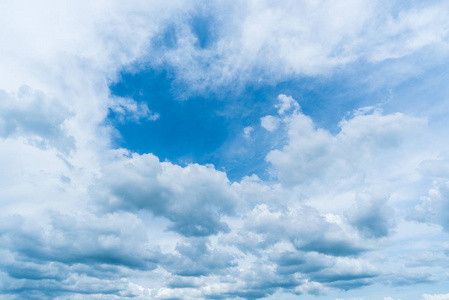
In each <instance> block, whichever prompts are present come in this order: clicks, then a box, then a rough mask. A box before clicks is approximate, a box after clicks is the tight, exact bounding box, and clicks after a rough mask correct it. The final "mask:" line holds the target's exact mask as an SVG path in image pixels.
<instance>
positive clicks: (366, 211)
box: [346, 194, 395, 238]
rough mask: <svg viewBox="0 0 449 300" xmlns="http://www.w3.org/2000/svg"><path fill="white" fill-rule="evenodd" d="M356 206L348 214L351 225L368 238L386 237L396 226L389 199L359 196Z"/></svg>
mask: <svg viewBox="0 0 449 300" xmlns="http://www.w3.org/2000/svg"><path fill="white" fill-rule="evenodd" d="M355 201H356V203H355V205H354V206H353V207H352V208H351V209H349V210H348V211H347V212H346V217H347V218H348V220H349V223H350V224H351V225H353V226H355V227H356V228H357V229H358V230H359V231H360V232H361V233H362V234H364V235H365V236H367V237H375V238H379V237H385V236H387V235H388V233H389V232H390V230H391V228H393V226H394V225H395V221H394V211H393V209H392V208H391V207H389V206H388V205H387V201H388V198H387V197H385V196H384V197H382V196H373V195H369V194H359V195H358V196H357V197H356V200H355Z"/></svg>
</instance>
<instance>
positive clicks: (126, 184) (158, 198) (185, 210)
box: [92, 154, 239, 236]
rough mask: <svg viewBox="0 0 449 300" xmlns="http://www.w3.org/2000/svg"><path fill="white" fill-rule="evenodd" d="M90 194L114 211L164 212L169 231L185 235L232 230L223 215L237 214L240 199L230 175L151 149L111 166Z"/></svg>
mask: <svg viewBox="0 0 449 300" xmlns="http://www.w3.org/2000/svg"><path fill="white" fill-rule="evenodd" d="M92 194H93V196H94V197H95V198H96V199H98V201H99V205H100V206H101V207H104V208H106V209H108V210H110V211H112V210H128V211H138V210H147V211H150V212H152V213H153V214H154V215H155V216H162V217H165V218H167V219H169V220H170V221H171V222H172V225H170V227H169V228H170V229H171V230H174V231H176V232H179V233H181V234H183V235H186V236H207V235H211V234H216V233H218V232H220V231H221V232H226V231H228V230H229V228H228V226H227V225H226V223H225V222H223V221H221V216H223V215H233V214H235V208H236V206H237V204H238V202H239V197H238V195H237V194H236V193H235V192H234V191H233V190H232V189H231V184H230V182H229V180H228V179H227V177H226V174H225V173H223V172H220V171H217V170H215V169H214V168H213V166H200V165H197V164H191V165H188V166H186V167H184V168H182V167H180V166H178V165H173V164H171V163H169V162H159V159H158V158H157V157H155V156H154V155H151V154H146V155H137V154H133V155H132V157H130V158H127V157H124V158H123V159H121V160H119V161H117V162H114V163H113V164H111V165H109V166H107V167H106V169H105V170H104V173H103V176H102V177H101V178H100V179H99V181H98V183H97V184H96V185H95V186H94V187H93V188H92Z"/></svg>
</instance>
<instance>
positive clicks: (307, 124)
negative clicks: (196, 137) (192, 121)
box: [0, 0, 449, 299]
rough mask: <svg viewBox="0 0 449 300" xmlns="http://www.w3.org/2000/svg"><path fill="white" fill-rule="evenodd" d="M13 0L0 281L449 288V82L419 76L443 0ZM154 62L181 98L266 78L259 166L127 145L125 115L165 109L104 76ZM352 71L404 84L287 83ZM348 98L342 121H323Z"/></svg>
mask: <svg viewBox="0 0 449 300" xmlns="http://www.w3.org/2000/svg"><path fill="white" fill-rule="evenodd" d="M3 2H4V3H2V9H1V10H0V42H1V44H2V47H0V70H2V71H1V72H0V165H1V168H0V170H1V171H0V189H1V190H0V191H1V192H0V207H1V209H0V298H2V299H3V298H5V299H48V298H54V299H85V298H93V299H95V298H99V299H101V298H105V299H121V298H136V299H234V298H235V299H239V298H240V299H242V298H243V299H258V298H264V297H265V298H271V299H275V298H277V297H279V298H281V297H283V295H284V296H285V295H286V297H288V298H289V299H294V298H296V297H298V298H300V297H303V296H304V295H306V297H309V296H307V295H314V297H315V296H316V297H324V298H338V297H341V296H342V295H343V296H344V297H345V298H352V297H353V296H354V295H356V296H357V295H360V293H364V292H365V291H366V294H369V293H372V292H373V288H372V286H373V285H374V287H376V288H377V286H381V287H382V289H385V290H386V291H385V292H384V294H382V295H381V296H380V295H379V297H380V298H381V297H384V296H385V294H387V295H391V297H393V298H395V299H396V298H401V297H402V298H407V299H418V298H416V297H420V296H417V295H422V296H421V297H422V299H448V296H447V294H445V293H446V291H447V290H444V289H443V288H444V287H445V286H447V280H448V274H447V272H446V269H447V266H448V265H449V250H448V249H449V246H448V245H447V244H445V243H444V241H446V240H447V232H448V230H449V223H448V219H447V215H448V213H449V160H448V155H447V153H448V151H449V143H448V142H447V139H446V133H447V130H446V128H448V126H449V124H448V122H447V119H446V118H442V117H441V115H440V114H443V115H445V113H447V112H449V108H448V106H447V105H446V103H447V99H448V98H447V95H448V94H447V88H446V86H444V87H443V86H438V87H436V88H435V89H432V90H438V89H439V90H441V93H439V94H438V97H437V98H438V99H436V100H435V99H433V98H432V99H430V98H431V97H432V95H433V94H432V95H429V96H428V98H425V99H421V98H420V99H415V98H413V97H415V96H414V95H413V93H414V92H415V91H417V90H419V89H421V87H418V88H416V89H413V87H412V86H415V83H416V81H418V79H417V78H421V77H417V76H418V75H419V74H430V75H429V76H431V75H432V76H433V75H434V74H436V73H437V71H438V70H439V69H438V68H439V66H441V65H445V64H447V58H448V55H447V50H448V30H449V19H448V18H447V15H448V12H449V6H448V4H447V3H446V2H444V1H431V2H429V3H421V4H419V3H415V2H411V3H408V4H406V5H404V4H403V3H399V2H395V1H393V2H391V1H382V0H380V1H364V0H351V1H319V2H316V1H307V0H305V1H297V2H288V1H242V2H238V3H237V2H226V1H212V2H208V3H202V2H200V1H182V0H179V1H170V2H160V1H138V0H136V1H130V2H127V3H126V4H125V3H124V2H120V1H96V2H92V1H77V2H76V3H75V2H69V1H51V0H48V1H43V2H39V3H37V2H35V1H26V0H23V1H3ZM148 70H151V71H154V72H162V73H163V72H165V73H167V74H168V75H167V76H168V78H169V79H170V82H171V86H170V93H172V94H173V95H175V96H173V97H174V98H176V99H175V100H176V101H197V99H196V96H198V97H199V98H201V97H202V98H211V99H208V100H210V101H219V100H215V99H213V98H214V97H215V96H216V95H217V94H220V95H221V94H223V95H228V93H231V92H232V93H235V95H237V96H238V95H241V94H239V93H240V92H241V91H245V90H251V91H253V90H255V89H256V90H257V87H264V86H265V85H267V86H269V87H270V88H272V89H273V90H274V91H275V96H272V95H270V97H271V98H270V101H269V103H267V102H264V101H262V100H261V101H259V102H257V103H256V104H257V105H255V109H254V111H256V110H257V109H259V106H260V107H263V109H260V110H259V112H262V113H260V114H259V115H255V116H254V118H253V119H254V120H255V121H254V122H246V120H243V121H241V122H240V120H239V121H238V122H240V123H241V124H239V125H242V126H241V127H238V126H236V127H238V128H239V130H238V135H239V137H240V138H241V139H242V140H243V138H244V141H245V143H246V144H244V143H242V144H244V145H251V147H254V149H256V148H257V150H258V151H259V148H263V151H259V152H257V153H262V154H261V155H259V154H258V155H259V156H261V158H260V161H261V162H259V165H258V166H257V167H254V168H253V169H254V170H255V169H258V170H259V169H263V171H261V172H258V173H257V175H256V174H252V173H248V174H244V176H243V177H242V178H237V179H235V178H234V179H232V180H231V179H230V178H232V177H231V176H229V175H228V174H230V173H227V168H226V167H224V168H219V167H218V166H214V165H213V164H207V163H199V162H195V161H191V160H189V159H186V160H185V161H187V162H188V163H181V162H180V161H183V159H184V158H185V157H182V158H181V159H180V160H179V161H175V160H173V161H170V160H168V159H165V158H163V157H158V156H156V155H155V154H152V153H144V151H140V149H132V148H131V147H130V146H129V145H127V144H126V142H124V143H123V144H120V145H118V143H117V136H119V135H120V134H121V132H120V126H124V125H126V124H132V126H135V127H133V128H138V127H139V126H143V125H142V124H153V125H155V126H154V128H155V129H154V130H157V126H158V124H159V123H158V122H159V121H161V119H163V118H164V117H166V116H164V115H163V114H162V113H161V114H159V111H158V108H164V106H163V105H162V104H160V103H159V106H158V108H153V107H152V105H153V103H158V102H157V101H158V99H153V98H152V99H151V101H148V102H145V101H140V100H141V99H142V98H141V97H140V96H141V94H142V93H144V91H137V92H134V93H130V94H129V95H126V96H119V95H115V94H114V93H113V92H112V91H111V90H110V85H111V84H112V83H117V82H120V81H121V80H123V77H122V74H123V73H128V74H138V73H139V72H143V71H148ZM370 70H374V71H372V72H370ZM365 72H366V73H365ZM379 72H380V73H381V74H382V75H378V74H379ZM426 72H427V73H426ZM165 73H164V74H165ZM348 74H349V75H348ZM438 74H439V73H438ZM365 75H366V76H365ZM338 76H343V80H346V79H348V78H349V79H348V80H350V79H353V78H356V77H357V78H358V79H359V81H358V83H357V84H358V85H357V87H360V86H363V87H364V88H366V89H367V90H369V93H372V95H375V96H376V97H377V95H378V93H376V91H377V90H376V88H378V87H379V86H380V85H382V84H384V83H385V82H387V83H385V86H388V88H389V89H390V90H389V92H391V93H390V95H391V97H390V98H388V99H384V98H382V99H376V100H375V103H372V102H373V101H371V102H370V101H368V100H366V101H362V100H360V99H359V98H357V97H363V96H364V95H366V94H362V93H361V94H360V95H359V94H357V93H354V94H357V95H356V96H353V98H356V99H355V100H354V99H351V101H349V100H348V101H347V102H345V101H342V100H339V99H337V100H335V101H341V103H336V104H335V103H331V100H329V102H327V103H325V105H322V104H321V103H318V102H319V101H318V100H316V99H315V98H313V95H311V94H310V95H311V96H310V98H311V99H308V98H307V97H308V95H307V94H304V95H303V96H302V97H296V96H292V95H294V92H293V93H292V94H290V93H287V91H285V90H284V89H283V88H282V87H283V85H282V84H283V83H285V81H288V80H297V81H300V80H304V82H306V83H310V82H315V81H314V80H316V82H326V81H327V80H334V79H335V77H338ZM345 76H347V77H345ZM410 82H412V84H410ZM437 83H438V82H437ZM437 83H435V84H437ZM311 84H312V85H313V84H314V83H311ZM407 84H409V85H407ZM156 85H157V84H156ZM429 85H430V86H432V87H434V86H433V85H432V84H429ZM255 86H256V88H255ZM278 87H279V88H278ZM295 88H297V89H301V86H300V85H298V86H295ZM355 88H356V85H354V89H355ZM409 89H410V90H412V92H410V91H409ZM422 89H424V88H422ZM260 90H261V91H264V89H263V88H261V89H260ZM257 91H259V90H257ZM336 92H337V91H336ZM395 93H403V94H404V95H405V96H404V97H409V98H410V101H407V104H408V103H410V105H407V106H405V105H403V104H404V102H401V101H398V102H395V97H396V96H395V95H396V94H395ZM155 95H156V96H157V95H158V94H157V93H156V94H155ZM192 95H193V96H194V97H191V96H192ZM233 95H234V94H233ZM370 95H371V94H370ZM420 95H422V93H421V94H420ZM258 97H260V94H254V95H253V98H258ZM348 97H349V96H348ZM367 97H368V96H367ZM435 97H436V96H435ZM155 98H156V97H155ZM368 98H369V97H368ZM164 99H165V98H164ZM239 99H240V98H239ZM370 99H371V98H370ZM271 100H273V101H274V102H275V103H274V104H273V102H272V101H271ZM315 100H316V105H313V104H312V105H311V104H310V103H311V102H313V101H315ZM358 100H360V102H358ZM407 100H408V98H407ZM152 101H153V102H152ZM220 101H222V100H220ZM245 101H247V99H246V98H245V97H241V99H240V102H241V103H243V104H242V106H241V107H244V106H245V107H246V106H248V104H247V103H246V102H245ZM320 101H321V100H320ZM323 101H324V100H323ZM332 101H333V100H332ZM426 101H429V102H431V103H433V104H434V107H435V109H423V107H424V106H423V105H422V103H426ZM393 102H394V103H393ZM248 103H249V102H248ZM348 103H349V104H348ZM367 103H368V104H367ZM391 103H393V104H391ZM417 103H419V104H417ZM164 104H165V103H164ZM253 104H254V103H253ZM326 105H328V106H329V107H330V108H328V107H327V106H326ZM336 105H337V106H339V107H341V110H344V111H345V112H347V113H346V115H344V116H343V117H342V118H339V117H338V118H339V119H340V121H339V122H336V123H338V124H336V125H335V126H334V127H332V126H331V125H329V126H326V124H327V123H326V122H323V120H317V119H316V118H319V117H320V114H319V113H316V112H317V111H318V110H320V109H322V108H323V107H325V106H326V109H327V110H326V109H324V110H326V111H328V110H333V108H334V107H336ZM256 106H257V109H256ZM306 106H307V108H306ZM437 110H438V112H436V111H437ZM195 113H196V114H198V115H201V114H203V113H206V112H203V111H197V112H195ZM220 113H221V112H218V113H217V114H218V115H219V114H220ZM328 113H329V112H328ZM334 113H335V115H336V114H337V113H336V112H334V111H332V112H331V113H329V115H328V117H329V118H330V119H335V115H334ZM225 115H226V114H225ZM312 116H313V117H312ZM331 117H332V118H331ZM338 118H337V119H338ZM231 119H232V118H229V119H226V122H231V121H232V122H236V121H235V120H231ZM229 120H231V121H229ZM173 122H174V123H176V120H173ZM229 128H234V127H231V126H230V127H229ZM135 132H138V130H136V131H135ZM236 132H237V130H236ZM160 134H161V135H167V134H169V133H167V132H165V131H163V130H161V132H160ZM229 136H231V134H230V135H229ZM141 140H145V141H147V140H148V139H147V137H145V136H141ZM267 140H269V141H271V140H273V141H276V142H273V143H271V142H267ZM239 141H240V140H239ZM234 142H235V141H234ZM148 143H154V141H152V140H150V141H148ZM231 144H232V143H231ZM244 145H243V146H242V147H245V146H244ZM248 147H249V146H248ZM128 148H129V149H128ZM250 150H251V151H252V150H253V149H249V150H248V151H250ZM231 152H232V151H231ZM254 153H256V151H255V150H254ZM213 155H216V153H213V154H210V153H209V156H207V157H212V156H213ZM255 156H257V155H255ZM205 160H207V159H205ZM203 162H204V160H203ZM260 166H262V167H260ZM415 286H418V288H416V291H415V290H413V289H414V288H415ZM446 288H447V287H446ZM401 289H411V292H405V290H401ZM354 291H357V292H358V293H359V294H353V292H354ZM403 291H404V292H403ZM395 293H398V294H395ZM406 293H408V294H407V295H406ZM404 295H406V296H407V297H406V296H404ZM413 297H414V298H413ZM385 299H387V298H385ZM388 299H392V298H388Z"/></svg>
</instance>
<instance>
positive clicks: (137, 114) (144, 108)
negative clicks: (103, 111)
mask: <svg viewBox="0 0 449 300" xmlns="http://www.w3.org/2000/svg"><path fill="white" fill-rule="evenodd" d="M110 109H111V111H112V112H113V113H114V115H115V118H116V119H117V120H118V121H119V122H121V123H124V122H125V121H127V120H129V121H133V122H139V120H140V119H144V120H145V119H146V120H150V121H156V120H157V119H159V114H158V113H152V112H151V111H150V109H149V108H148V105H147V104H146V103H142V102H140V103H137V102H136V101H135V100H133V99H129V98H121V97H115V99H114V100H113V101H112V103H111V107H110Z"/></svg>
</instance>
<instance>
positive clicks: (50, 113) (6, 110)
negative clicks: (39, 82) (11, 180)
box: [0, 86, 75, 153]
mask: <svg viewBox="0 0 449 300" xmlns="http://www.w3.org/2000/svg"><path fill="white" fill-rule="evenodd" d="M71 117H73V113H72V112H70V111H69V110H68V109H67V108H66V107H64V106H62V105H61V103H60V102H58V101H57V100H55V99H51V98H49V97H48V96H47V95H45V94H44V93H43V92H42V91H35V90H33V89H31V88H30V87H28V86H22V87H21V88H20V89H19V91H18V93H17V94H8V93H6V92H5V91H2V90H0V137H2V138H19V137H24V138H26V139H27V141H28V143H30V144H33V145H35V146H37V147H40V148H47V147H54V148H56V149H58V150H59V151H61V152H64V153H67V152H69V151H72V150H74V149H75V140H74V138H73V137H71V136H69V135H68V134H67V132H66V130H65V128H64V123H65V121H66V120H67V119H69V118H71Z"/></svg>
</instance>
